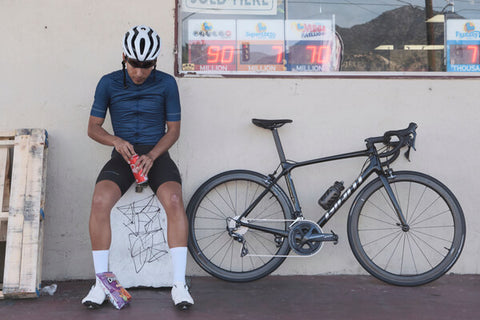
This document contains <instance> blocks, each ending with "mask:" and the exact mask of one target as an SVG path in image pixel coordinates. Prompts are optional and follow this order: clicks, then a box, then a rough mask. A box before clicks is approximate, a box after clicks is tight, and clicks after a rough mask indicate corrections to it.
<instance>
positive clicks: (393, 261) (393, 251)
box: [348, 171, 466, 286]
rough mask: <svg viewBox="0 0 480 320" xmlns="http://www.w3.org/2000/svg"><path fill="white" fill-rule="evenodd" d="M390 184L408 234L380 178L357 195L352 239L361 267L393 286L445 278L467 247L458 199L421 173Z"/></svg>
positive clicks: (403, 174)
mask: <svg viewBox="0 0 480 320" xmlns="http://www.w3.org/2000/svg"><path fill="white" fill-rule="evenodd" d="M389 184H390V186H391V188H392V190H393V192H394V194H395V197H396V199H397V201H398V202H399V204H400V207H401V209H402V212H403V214H404V216H405V218H406V220H407V224H408V226H409V229H408V231H404V230H402V227H401V226H400V223H399V219H398V217H397V215H396V213H395V210H394V208H393V205H392V202H391V201H390V199H389V198H388V195H387V194H386V191H385V189H384V187H383V184H382V182H381V181H380V179H379V178H377V179H375V180H373V181H372V182H370V183H369V184H368V185H367V186H366V187H365V188H364V189H363V190H362V191H361V192H360V194H359V195H358V196H357V198H356V199H355V202H354V204H353V205H352V208H351V209H350V213H349V217H348V239H349V242H350V246H351V248H352V251H353V253H354V255H355V257H356V258H357V260H358V261H359V263H360V264H361V265H362V266H363V267H364V268H365V270H367V271H368V272H369V273H370V274H372V275H373V276H375V277H377V278H378V279H380V280H382V281H385V282H387V283H390V284H394V285H400V286H418V285H422V284H425V283H428V282H431V281H433V280H435V279H437V278H439V277H440V276H442V275H443V274H445V273H446V272H447V271H448V270H449V269H450V268H451V267H452V266H453V265H454V264H455V262H456V261H457V259H458V257H459V256H460V253H461V251H462V248H463V244H464V242H465V232H466V231H465V218H464V216H463V211H462V208H461V207H460V204H459V203H458V201H457V199H456V198H455V196H454V194H453V193H452V192H451V191H450V190H449V189H448V188H447V187H446V186H445V185H443V184H442V183H441V182H439V181H438V180H436V179H434V178H432V177H430V176H428V175H425V174H422V173H418V172H409V171H403V172H395V173H394V178H392V179H389Z"/></svg>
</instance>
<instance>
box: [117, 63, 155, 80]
mask: <svg viewBox="0 0 480 320" xmlns="http://www.w3.org/2000/svg"><path fill="white" fill-rule="evenodd" d="M124 59H125V60H126V61H127V72H128V75H129V76H130V79H132V81H133V83H135V84H137V85H138V84H142V83H144V82H145V80H147V78H148V76H149V75H150V73H152V70H153V68H154V66H155V61H146V62H139V61H137V60H133V59H128V58H126V57H125V56H124Z"/></svg>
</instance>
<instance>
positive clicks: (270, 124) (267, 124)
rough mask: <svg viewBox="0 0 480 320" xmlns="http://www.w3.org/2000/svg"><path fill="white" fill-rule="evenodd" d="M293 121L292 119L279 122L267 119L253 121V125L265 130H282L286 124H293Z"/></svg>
mask: <svg viewBox="0 0 480 320" xmlns="http://www.w3.org/2000/svg"><path fill="white" fill-rule="evenodd" d="M292 122H293V120H290V119H278V120H265V119H252V123H253V124H254V125H256V126H257V127H260V128H264V129H270V130H272V129H275V128H280V127H281V126H283V125H284V124H285V123H292Z"/></svg>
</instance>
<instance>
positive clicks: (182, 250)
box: [157, 181, 193, 309]
mask: <svg viewBox="0 0 480 320" xmlns="http://www.w3.org/2000/svg"><path fill="white" fill-rule="evenodd" d="M157 197H158V199H159V200H160V203H161V204H162V206H163V208H164V209H165V212H166V214H167V229H168V230H167V231H168V232H167V239H168V246H169V247H170V254H171V256H172V262H173V287H172V298H173V301H174V303H175V305H176V306H177V307H178V308H180V309H187V308H188V307H189V306H191V305H192V304H193V299H192V297H191V296H190V294H189V292H188V288H187V286H186V284H185V269H186V266H187V240H188V220H187V215H186V213H185V208H184V206H183V199H182V186H181V184H180V183H178V182H174V181H169V182H165V183H163V184H162V185H160V187H158V189H157Z"/></svg>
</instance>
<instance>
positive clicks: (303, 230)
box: [288, 221, 338, 255]
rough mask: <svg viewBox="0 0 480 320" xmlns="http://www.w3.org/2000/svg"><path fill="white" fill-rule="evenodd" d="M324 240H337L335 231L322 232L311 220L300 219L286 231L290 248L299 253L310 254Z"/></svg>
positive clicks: (315, 250) (320, 245) (335, 241)
mask: <svg viewBox="0 0 480 320" xmlns="http://www.w3.org/2000/svg"><path fill="white" fill-rule="evenodd" d="M324 241H333V242H334V243H335V244H336V243H337V241H338V236H337V235H336V234H335V233H333V232H332V233H331V234H328V233H323V231H322V229H321V228H320V226H319V225H318V224H316V223H314V222H312V221H301V222H297V223H296V224H294V225H293V227H292V228H291V229H290V231H289V233H288V243H289V244H290V248H292V250H293V251H295V252H296V253H297V254H299V255H312V254H314V253H316V252H317V251H318V250H320V249H321V248H322V245H323V242H324Z"/></svg>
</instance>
